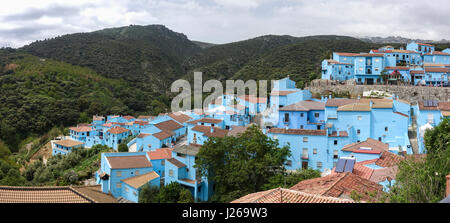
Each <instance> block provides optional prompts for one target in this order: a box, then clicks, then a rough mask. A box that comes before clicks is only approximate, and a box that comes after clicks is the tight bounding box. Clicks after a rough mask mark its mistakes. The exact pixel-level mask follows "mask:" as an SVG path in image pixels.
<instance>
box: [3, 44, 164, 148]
mask: <svg viewBox="0 0 450 223" xmlns="http://www.w3.org/2000/svg"><path fill="white" fill-rule="evenodd" d="M0 68H1V69H0V89H1V94H0V105H1V106H0V139H1V140H4V141H5V142H6V143H7V144H8V145H10V146H11V148H13V150H14V148H15V146H17V145H18V143H19V141H20V140H21V139H23V138H25V137H26V136H27V135H28V134H30V133H36V134H42V133H44V132H47V131H48V130H50V129H51V128H52V127H53V126H70V125H75V124H77V123H78V122H79V121H84V120H86V118H87V119H89V117H92V116H91V115H94V114H103V115H106V114H137V113H136V112H137V111H141V112H144V111H148V112H149V113H150V111H154V112H164V111H165V110H164V109H165V104H166V103H168V99H167V98H165V96H164V95H160V96H157V95H156V96H155V95H153V94H152V93H149V92H145V91H142V90H140V89H135V88H133V87H131V86H130V85H129V83H128V82H125V81H120V80H114V79H109V78H105V77H102V76H101V75H98V74H97V73H95V72H94V71H92V70H91V69H89V68H85V67H80V66H74V65H70V64H67V63H64V62H57V61H53V60H50V59H42V58H38V57H35V56H31V55H28V54H24V53H20V52H17V51H16V50H0Z"/></svg>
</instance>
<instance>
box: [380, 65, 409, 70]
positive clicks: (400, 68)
mask: <svg viewBox="0 0 450 223" xmlns="http://www.w3.org/2000/svg"><path fill="white" fill-rule="evenodd" d="M385 69H386V70H409V67H402V66H397V67H386V68H385Z"/></svg>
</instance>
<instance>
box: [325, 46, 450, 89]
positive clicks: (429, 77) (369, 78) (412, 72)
mask: <svg viewBox="0 0 450 223" xmlns="http://www.w3.org/2000/svg"><path fill="white" fill-rule="evenodd" d="M449 73H450V48H447V49H444V50H442V51H437V50H435V46H433V45H430V44H425V43H416V42H410V43H408V44H407V45H406V50H405V49H404V48H403V47H401V48H400V49H394V47H392V46H389V45H388V46H383V47H381V48H379V49H377V50H370V52H369V53H343V52H333V54H332V58H330V59H326V60H323V61H322V79H326V80H338V81H346V80H355V81H356V83H357V84H369V85H371V84H387V83H389V84H399V83H403V84H408V85H419V86H449Z"/></svg>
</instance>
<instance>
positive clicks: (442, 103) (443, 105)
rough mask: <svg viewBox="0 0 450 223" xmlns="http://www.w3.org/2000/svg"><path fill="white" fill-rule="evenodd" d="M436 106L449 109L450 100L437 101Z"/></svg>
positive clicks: (442, 109)
mask: <svg viewBox="0 0 450 223" xmlns="http://www.w3.org/2000/svg"><path fill="white" fill-rule="evenodd" d="M438 108H439V110H441V111H450V102H448V101H447V102H439V103H438Z"/></svg>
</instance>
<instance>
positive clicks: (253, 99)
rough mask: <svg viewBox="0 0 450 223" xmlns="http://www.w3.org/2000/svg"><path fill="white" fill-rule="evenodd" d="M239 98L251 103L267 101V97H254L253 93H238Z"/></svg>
mask: <svg viewBox="0 0 450 223" xmlns="http://www.w3.org/2000/svg"><path fill="white" fill-rule="evenodd" d="M239 98H240V99H242V100H244V101H248V102H250V103H253V104H257V103H260V104H261V103H267V98H262V97H256V96H255V95H247V94H246V95H240V96H239Z"/></svg>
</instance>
